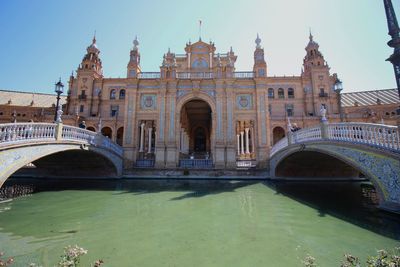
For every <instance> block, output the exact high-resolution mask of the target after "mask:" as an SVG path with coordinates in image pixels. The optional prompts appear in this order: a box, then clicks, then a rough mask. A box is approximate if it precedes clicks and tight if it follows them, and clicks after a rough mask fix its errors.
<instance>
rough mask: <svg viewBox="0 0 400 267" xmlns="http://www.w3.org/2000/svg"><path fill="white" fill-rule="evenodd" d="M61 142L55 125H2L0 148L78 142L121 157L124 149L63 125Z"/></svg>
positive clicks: (90, 132) (96, 135) (91, 133)
mask: <svg viewBox="0 0 400 267" xmlns="http://www.w3.org/2000/svg"><path fill="white" fill-rule="evenodd" d="M60 125H61V126H62V130H61V140H57V139H56V131H57V124H55V123H6V124H0V147H6V146H10V145H20V144H34V143H37V142H62V141H75V142H76V141H77V142H78V143H82V144H88V145H93V146H97V147H101V148H105V149H109V150H111V151H113V152H114V153H116V154H117V155H119V156H122V154H123V148H122V147H121V146H119V145H117V144H116V143H114V142H112V141H111V140H110V139H109V138H107V137H105V136H103V135H101V134H98V133H95V132H92V131H89V130H85V129H81V128H77V127H73V126H68V125H62V124H60Z"/></svg>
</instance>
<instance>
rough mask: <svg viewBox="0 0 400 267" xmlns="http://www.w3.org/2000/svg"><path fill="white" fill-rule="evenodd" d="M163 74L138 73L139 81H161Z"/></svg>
mask: <svg viewBox="0 0 400 267" xmlns="http://www.w3.org/2000/svg"><path fill="white" fill-rule="evenodd" d="M160 78H161V73H159V72H140V73H138V79H160Z"/></svg>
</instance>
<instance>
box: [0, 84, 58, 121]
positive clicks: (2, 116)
mask: <svg viewBox="0 0 400 267" xmlns="http://www.w3.org/2000/svg"><path fill="white" fill-rule="evenodd" d="M56 102H57V101H56V96H55V95H52V94H43V93H30V92H18V91H12V90H0V123H10V122H29V121H33V122H52V121H54V115H55V112H56ZM65 103H66V97H65V96H61V97H60V104H61V105H62V106H65Z"/></svg>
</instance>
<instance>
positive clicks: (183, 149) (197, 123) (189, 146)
mask: <svg viewBox="0 0 400 267" xmlns="http://www.w3.org/2000/svg"><path fill="white" fill-rule="evenodd" d="M177 104H178V105H177V111H178V114H177V124H176V125H177V128H178V129H177V133H178V134H177V147H178V150H179V158H189V157H191V156H193V157H194V158H196V159H205V158H210V157H211V155H212V154H213V151H214V148H213V143H214V136H213V133H214V129H215V118H214V114H215V111H214V110H215V104H214V101H213V99H212V98H211V97H209V96H208V95H205V94H202V93H200V94H197V95H192V94H191V95H187V96H185V97H183V98H182V99H181V100H180V101H178V103H177Z"/></svg>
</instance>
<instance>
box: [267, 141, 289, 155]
mask: <svg viewBox="0 0 400 267" xmlns="http://www.w3.org/2000/svg"><path fill="white" fill-rule="evenodd" d="M287 146H288V139H287V137H284V138H282V139H281V140H279V141H278V142H277V143H276V144H275V145H274V146H273V147H272V148H271V153H270V154H271V156H272V155H274V154H275V153H276V152H278V151H279V150H281V149H283V148H285V147H287Z"/></svg>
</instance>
